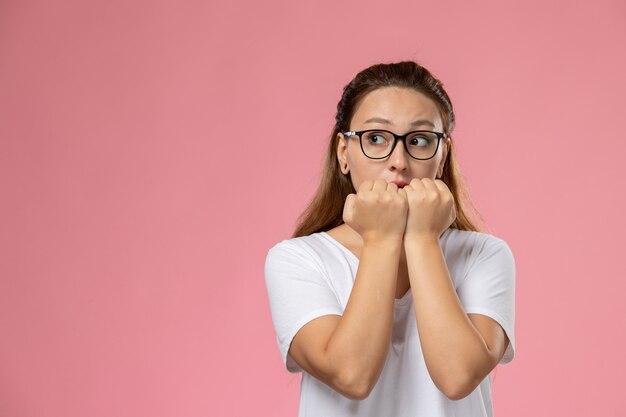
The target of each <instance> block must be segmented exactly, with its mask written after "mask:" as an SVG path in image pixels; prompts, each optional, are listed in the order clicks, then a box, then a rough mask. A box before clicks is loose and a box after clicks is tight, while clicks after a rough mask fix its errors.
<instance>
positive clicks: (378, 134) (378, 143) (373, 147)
mask: <svg viewBox="0 0 626 417" xmlns="http://www.w3.org/2000/svg"><path fill="white" fill-rule="evenodd" d="M393 143H394V139H393V135H391V134H390V133H389V132H383V131H376V130H370V131H369V132H365V133H363V134H362V135H361V147H362V148H363V153H364V154H365V156H367V157H369V158H384V157H386V156H387V155H389V153H390V152H391V148H392V147H393Z"/></svg>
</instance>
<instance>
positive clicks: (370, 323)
mask: <svg viewBox="0 0 626 417" xmlns="http://www.w3.org/2000/svg"><path fill="white" fill-rule="evenodd" d="M402 250H403V249H402V240H401V239H393V240H389V241H385V242H373V243H365V244H364V246H363V250H362V252H361V256H360V261H359V269H358V271H357V274H356V279H355V282H354V286H353V288H352V292H351V294H350V298H349V299H348V303H347V305H346V308H345V311H344V314H343V317H342V319H341V322H340V323H339V325H338V326H337V328H336V330H335V332H334V333H333V335H332V337H331V338H330V340H329V343H328V346H327V354H328V357H329V358H331V360H332V361H333V362H334V366H333V367H334V368H335V369H338V370H340V371H339V372H338V374H337V378H339V381H337V382H338V383H339V384H340V385H343V386H350V387H351V389H352V391H353V392H354V391H356V392H359V393H361V396H363V395H365V396H366V395H367V393H369V391H370V390H371V388H372V387H373V386H374V385H375V383H376V381H377V380H378V377H379V375H380V373H381V371H382V369H383V366H384V365H385V360H386V358H387V351H388V349H389V342H390V339H391V332H392V328H393V311H394V299H395V291H396V283H397V273H398V262H399V258H400V254H401V251H402Z"/></svg>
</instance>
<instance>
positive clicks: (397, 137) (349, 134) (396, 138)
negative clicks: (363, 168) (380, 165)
mask: <svg viewBox="0 0 626 417" xmlns="http://www.w3.org/2000/svg"><path fill="white" fill-rule="evenodd" d="M367 132H386V133H389V134H390V135H392V136H393V138H394V142H393V146H392V147H391V150H390V151H389V153H388V154H387V155H385V156H380V157H378V158H372V157H371V156H368V155H367V154H366V153H365V149H363V137H362V136H361V135H363V133H367ZM341 133H342V134H343V135H344V136H346V137H348V138H349V137H352V136H357V137H358V138H359V145H361V152H363V155H365V156H366V157H368V158H369V159H385V158H387V157H389V155H391V154H392V153H393V150H394V149H396V145H397V144H398V141H400V140H401V141H402V142H403V143H404V149H406V153H407V154H409V156H410V157H411V158H413V159H417V160H419V161H427V160H429V159H432V158H434V157H435V155H437V151H438V150H439V143H440V142H441V139H445V138H447V137H448V136H447V135H446V134H445V133H441V132H433V131H432V130H414V131H412V132H408V133H406V134H404V135H396V134H395V133H393V132H390V131H388V130H384V129H368V130H358V131H349V132H341ZM414 133H433V134H434V135H436V136H437V146H436V147H435V152H434V153H433V156H431V157H430V158H416V157H414V156H413V155H411V152H409V147H408V145H407V143H406V139H407V138H408V137H409V136H410V135H412V134H414Z"/></svg>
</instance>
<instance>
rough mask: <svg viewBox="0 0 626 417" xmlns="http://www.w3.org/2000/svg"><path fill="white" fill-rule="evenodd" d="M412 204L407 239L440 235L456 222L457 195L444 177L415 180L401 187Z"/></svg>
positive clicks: (407, 223)
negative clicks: (453, 194) (441, 178)
mask: <svg viewBox="0 0 626 417" xmlns="http://www.w3.org/2000/svg"><path fill="white" fill-rule="evenodd" d="M400 191H401V193H404V194H406V199H407V202H408V205H409V210H408V216H407V222H406V231H405V233H404V240H405V241H406V240H407V239H408V238H411V237H413V236H424V235H433V236H436V237H437V238H438V237H439V236H441V234H442V233H443V232H444V231H445V230H446V229H447V228H448V227H449V226H450V225H451V224H452V223H453V222H454V220H455V219H456V210H455V207H454V197H453V196H452V193H451V192H450V189H449V188H448V186H447V185H446V184H445V183H444V182H443V181H441V180H433V179H430V178H423V179H418V178H416V179H414V180H412V181H411V183H410V184H408V185H407V186H405V187H404V188H402V189H401V190H400Z"/></svg>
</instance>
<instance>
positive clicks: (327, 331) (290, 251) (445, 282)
mask: <svg viewBox="0 0 626 417" xmlns="http://www.w3.org/2000/svg"><path fill="white" fill-rule="evenodd" d="M453 128H454V113H453V109H452V104H451V102H450V99H449V97H448V95H447V93H446V92H445V91H444V89H443V86H442V84H441V83H440V82H439V81H438V80H437V79H435V78H434V77H433V76H432V75H431V74H430V72H429V71H428V70H426V69H425V68H423V67H421V66H420V65H418V64H416V63H414V62H400V63H395V64H380V65H374V66H372V67H370V68H367V69H365V70H363V71H362V72H360V73H359V74H357V76H356V77H355V78H354V80H352V81H351V82H350V83H349V84H348V85H347V86H346V87H345V88H344V91H343V95H342V97H341V100H340V101H339V104H338V105H337V115H336V124H335V127H334V130H333V132H332V134H331V137H330V146H329V148H328V154H327V157H326V162H325V166H324V172H323V175H322V180H321V184H320V186H319V189H318V191H317V193H316V195H315V196H314V198H313V200H312V202H311V204H310V205H309V207H308V208H307V209H306V211H305V212H304V213H303V215H302V216H301V219H300V224H299V226H298V228H297V230H296V231H295V233H294V237H293V238H292V239H289V240H285V241H282V242H280V243H278V244H277V245H276V246H274V247H273V248H272V249H270V251H269V253H268V255H267V260H266V265H265V277H266V285H267V290H268V295H269V301H270V306H271V312H272V319H273V322H274V326H275V329H276V335H277V339H278V345H279V348H280V352H281V354H282V357H283V361H284V363H285V365H286V367H287V369H288V370H289V371H290V372H303V376H302V385H301V390H300V413H299V415H300V416H307V417H313V416H324V417H328V416H333V417H335V416H385V417H387V416H425V417H437V416H464V417H470V416H492V415H493V407H492V402H491V378H489V376H490V374H491V372H492V370H493V369H494V368H495V367H496V365H498V364H499V363H501V364H504V363H508V362H510V361H511V360H512V359H513V356H514V345H515V343H514V334H513V330H514V313H515V267H514V260H513V256H512V254H511V251H510V250H509V247H508V246H507V244H506V243H505V242H504V241H503V240H501V239H498V238H496V237H494V236H491V235H488V234H485V233H480V232H478V229H477V228H476V227H475V226H474V224H473V223H472V221H471V219H470V217H469V216H468V215H467V214H466V209H467V206H468V205H469V206H471V203H470V202H469V199H468V198H467V193H465V192H464V189H463V187H462V182H461V178H460V175H459V172H458V169H457V166H456V162H455V157H454V147H453V142H452V137H451V136H450V135H451V132H452V130H453Z"/></svg>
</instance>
